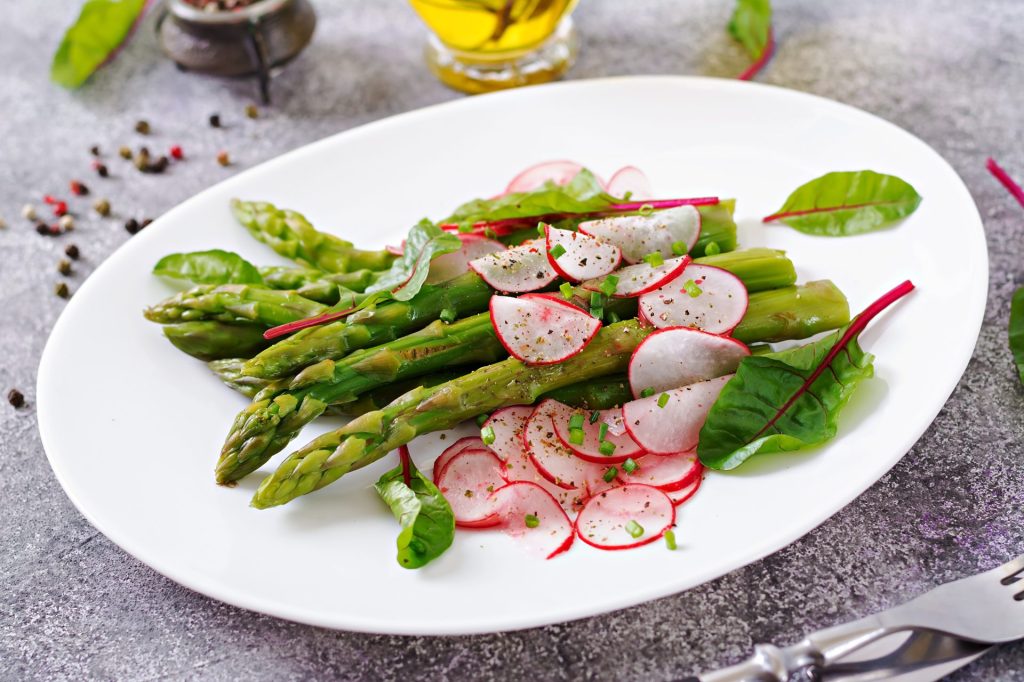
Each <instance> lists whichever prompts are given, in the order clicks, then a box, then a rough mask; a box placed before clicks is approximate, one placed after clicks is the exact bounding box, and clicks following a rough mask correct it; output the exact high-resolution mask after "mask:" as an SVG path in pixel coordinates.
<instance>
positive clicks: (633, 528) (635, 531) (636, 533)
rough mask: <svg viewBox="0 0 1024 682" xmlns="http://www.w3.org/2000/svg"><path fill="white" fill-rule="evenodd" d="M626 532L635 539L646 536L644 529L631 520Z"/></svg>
mask: <svg viewBox="0 0 1024 682" xmlns="http://www.w3.org/2000/svg"><path fill="white" fill-rule="evenodd" d="M626 532H627V533H629V534H630V535H632V536H633V537H634V538H638V537H640V536H641V535H643V534H644V527H643V526H641V525H640V524H639V523H637V522H636V521H634V520H633V519H630V520H629V523H627V524H626Z"/></svg>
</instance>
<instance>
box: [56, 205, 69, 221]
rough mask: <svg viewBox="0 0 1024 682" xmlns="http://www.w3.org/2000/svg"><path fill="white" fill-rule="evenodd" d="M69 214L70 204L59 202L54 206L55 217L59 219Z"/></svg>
mask: <svg viewBox="0 0 1024 682" xmlns="http://www.w3.org/2000/svg"><path fill="white" fill-rule="evenodd" d="M67 212H68V204H67V202H66V201H58V202H57V203H56V204H54V205H53V215H55V216H57V217H58V218H59V217H61V216H62V215H64V214H66V213H67Z"/></svg>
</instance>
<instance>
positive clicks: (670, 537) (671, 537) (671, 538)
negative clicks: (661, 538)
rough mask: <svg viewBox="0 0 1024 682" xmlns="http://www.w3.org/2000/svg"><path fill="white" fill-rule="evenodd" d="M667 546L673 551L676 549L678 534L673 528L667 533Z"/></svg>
mask: <svg viewBox="0 0 1024 682" xmlns="http://www.w3.org/2000/svg"><path fill="white" fill-rule="evenodd" d="M665 546H666V547H668V548H669V549H671V550H675V548H676V534H675V531H673V530H672V529H671V528H669V529H668V530H667V531H665Z"/></svg>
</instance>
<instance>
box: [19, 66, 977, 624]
mask: <svg viewBox="0 0 1024 682" xmlns="http://www.w3.org/2000/svg"><path fill="white" fill-rule="evenodd" d="M638 81H640V82H644V81H654V82H657V83H664V84H665V85H669V84H672V83H683V84H691V85H697V86H702V87H713V88H722V89H735V88H751V89H758V90H762V89H763V90H770V91H773V92H784V93H785V94H786V96H787V97H792V98H798V99H804V100H806V101H807V104H808V106H813V107H823V108H826V109H828V110H829V112H830V113H832V114H836V115H838V116H847V117H851V116H852V117H854V118H863V117H869V118H871V119H873V120H874V122H875V123H876V124H879V125H884V126H888V127H890V128H893V129H895V130H898V131H900V132H901V133H902V134H904V135H908V136H910V137H912V138H913V139H914V141H915V142H916V143H917V144H919V145H920V146H921V147H922V151H923V152H926V153H927V154H930V155H932V156H933V157H934V161H935V163H936V165H937V166H941V170H942V171H943V172H948V174H950V175H952V177H953V178H954V179H955V182H956V184H957V185H958V186H959V190H960V191H962V193H963V196H964V197H966V199H967V200H968V201H971V200H970V195H969V193H968V191H967V188H966V187H965V186H964V185H963V182H962V181H961V180H960V179H959V177H957V176H956V173H955V171H953V170H952V168H951V167H949V165H948V164H947V163H946V162H945V161H944V160H943V159H942V158H941V156H939V155H938V154H937V153H936V152H935V151H934V150H932V149H931V148H930V147H929V146H928V145H926V144H925V143H924V142H922V141H921V140H919V139H918V138H916V137H914V136H912V135H910V134H909V133H907V132H906V131H903V130H902V129H900V128H898V127H896V126H894V125H893V124H891V123H888V122H886V121H884V120H882V119H879V118H877V117H874V116H872V115H870V114H867V113H865V112H863V111H861V110H859V109H855V108H853V107H850V106H847V105H844V104H841V103H837V102H834V101H831V100H827V99H824V98H821V97H817V96H815V95H810V94H806V93H800V92H796V91H790V90H784V89H782V88H776V87H773V86H768V85H761V84H751V83H740V82H736V81H729V80H719V79H709V78H698V77H679V76H643V77H624V78H610V79H599V80H590V81H575V82H568V83H559V84H553V85H547V86H536V87H534V88H530V89H528V90H527V92H529V91H534V92H536V91H537V90H539V89H553V88H558V89H574V88H579V89H585V88H595V87H598V88H599V87H616V86H621V85H623V84H625V85H628V84H630V83H631V82H632V83H635V82H638ZM521 93H522V91H511V92H503V93H497V94H493V95H487V96H483V97H477V98H473V99H468V100H459V101H455V102H448V103H443V104H438V105H435V106H431V107H427V108H426V109H421V110H417V111H412V112H408V113H405V114H401V115H398V116H394V117H391V118H388V119H384V120H381V121H377V122H374V123H370V124H367V125H364V126H361V127H359V128H356V129H352V130H348V131H345V132H342V133H339V134H338V135H335V136H332V137H329V138H325V140H321V141H319V142H315V143H312V144H310V145H307V146H305V147H302V148H300V149H297V150H294V151H292V152H289V153H287V154H284V155H282V156H279V157H277V158H276V159H272V160H270V161H267V162H265V163H263V164H261V165H259V166H257V167H255V168H252V169H250V170H247V171H245V172H243V173H240V174H238V175H237V176H235V177H232V178H230V179H228V180H225V181H224V182H222V183H220V184H218V185H216V186H214V187H211V188H209V189H207V190H205V191H203V192H201V193H199V194H198V195H196V196H195V197H193V198H191V199H189V200H187V201H186V202H184V203H183V204H181V205H180V206H179V207H176V208H175V209H172V210H171V211H169V212H168V213H167V214H165V215H164V216H163V217H161V218H160V219H158V220H157V221H156V222H155V223H154V225H153V226H152V227H151V228H149V229H147V231H146V232H144V233H141V234H140V235H138V236H136V237H135V238H134V239H133V240H132V241H131V242H129V243H128V244H126V245H124V246H123V247H122V248H120V249H119V250H118V251H117V252H116V253H114V254H113V255H111V257H110V258H108V259H107V261H106V262H104V263H103V264H102V265H101V266H100V267H99V268H98V269H97V272H96V273H95V274H94V275H93V276H92V277H91V278H90V279H89V280H87V281H86V282H85V283H84V284H83V286H82V287H81V289H80V291H79V292H78V296H77V297H83V296H84V295H85V294H87V293H88V292H89V291H90V290H91V288H92V287H93V286H94V285H95V283H96V282H97V281H98V280H99V279H101V278H99V277H97V275H99V274H101V273H103V272H106V271H108V270H110V269H112V268H114V267H116V266H117V264H118V263H119V262H120V261H121V260H123V259H129V258H131V257H132V256H133V253H134V252H135V251H137V250H138V249H139V248H140V247H141V246H142V245H143V244H144V243H145V242H146V241H147V240H150V239H156V238H158V237H159V236H160V235H159V230H160V227H161V225H162V224H164V223H170V222H173V221H174V219H175V216H176V214H177V213H178V212H179V211H182V210H184V208H185V207H187V206H188V205H190V204H191V203H192V202H198V201H201V200H202V198H203V197H205V196H206V195H207V194H210V193H214V192H217V193H220V192H222V191H223V190H225V188H229V187H238V188H241V187H243V186H244V185H245V183H246V182H247V180H248V179H249V178H250V177H252V176H253V175H255V174H258V173H265V172H267V171H268V170H270V169H271V168H272V167H273V166H274V165H275V164H278V163H279V162H281V161H283V160H291V159H294V158H296V157H301V156H303V155H307V154H314V153H316V148H317V146H318V145H320V144H323V143H328V142H329V141H332V140H336V139H338V138H356V137H358V136H362V135H366V134H373V133H376V132H377V131H379V130H381V129H386V128H389V127H397V126H402V125H403V124H404V123H405V122H406V121H407V120H409V119H411V118H416V117H420V116H424V115H439V114H443V113H444V112H446V111H447V110H449V109H454V108H458V107H473V106H479V105H480V102H481V101H485V100H486V101H493V102H499V101H506V102H509V101H514V100H515V99H516V98H517V97H519V96H520V95H521ZM971 207H972V208H974V207H973V202H971ZM974 216H975V218H976V223H977V224H976V225H974V226H965V230H967V229H970V230H971V234H970V238H969V239H965V240H964V242H963V243H962V244H961V248H962V249H963V252H964V253H965V254H967V255H968V256H969V257H970V258H972V259H974V261H975V262H976V263H977V265H978V275H977V276H976V277H974V278H972V279H971V280H970V281H967V280H965V281H963V282H962V283H961V284H962V286H964V287H969V288H970V294H969V299H970V300H971V301H973V304H972V305H971V308H970V310H968V311H966V312H965V314H964V316H963V318H962V319H961V322H962V327H963V329H966V330H968V333H965V334H963V335H961V336H959V337H957V339H956V344H955V347H954V348H951V349H949V351H950V352H949V355H948V357H949V358H951V359H953V358H955V362H954V364H955V366H956V372H955V377H956V378H955V379H954V380H952V381H948V382H946V383H945V384H944V385H941V386H932V387H930V389H931V390H932V391H933V392H934V396H935V397H936V398H939V397H941V400H940V399H936V400H935V401H934V409H933V410H932V411H931V414H930V416H929V418H928V419H927V420H926V421H924V420H923V421H921V422H920V423H916V424H914V425H913V426H912V427H911V428H908V429H907V430H906V432H905V433H904V434H903V437H902V439H901V440H900V442H899V443H897V444H890V445H888V446H887V448H886V449H887V450H889V449H891V451H892V452H893V453H897V454H896V455H895V456H893V457H892V458H890V459H888V460H885V461H883V462H880V463H879V465H878V466H876V467H875V468H873V469H871V470H870V471H864V472H861V476H860V477H859V483H858V485H857V486H856V492H855V494H854V495H849V496H843V497H840V498H837V499H834V500H833V501H832V502H831V503H830V504H829V505H828V507H827V513H824V514H822V515H820V516H815V517H813V518H801V519H800V520H799V521H798V522H794V523H793V524H792V525H791V526H790V527H789V528H788V530H787V531H786V532H784V533H779V534H777V535H774V536H771V537H770V538H765V539H763V540H762V541H761V542H759V543H754V544H751V545H749V546H748V548H747V552H746V554H745V558H744V560H743V561H741V562H739V563H737V564H735V565H733V566H730V567H729V568H728V569H727V570H726V571H723V570H721V569H720V568H717V567H716V568H713V569H705V570H702V571H697V572H695V573H693V574H691V575H690V576H689V577H688V578H687V579H686V580H685V581H680V582H678V583H676V584H672V585H656V586H652V587H650V588H649V589H646V590H640V591H634V592H632V593H630V594H629V595H626V596H617V595H616V594H615V593H614V591H613V592H612V593H611V594H609V595H606V596H605V597H604V598H603V599H602V600H601V601H600V603H599V604H596V605H595V604H592V603H581V604H574V605H560V606H559V607H558V608H557V609H554V610H553V611H552V612H549V613H532V614H523V615H519V616H516V617H506V618H504V619H503V620H502V621H501V622H500V623H492V624H489V625H486V626H480V625H478V624H470V625H465V624H463V625H450V624H445V625H444V626H437V627H435V626H433V625H416V626H409V625H408V624H398V623H396V622H395V621H394V620H393V619H387V618H385V619H374V618H365V617H358V618H351V617H348V616H347V615H346V614H344V613H332V614H324V613H322V612H316V611H315V610H308V609H303V608H293V607H291V606H290V605H288V604H285V603H280V602H278V601H275V600H268V599H264V598H262V597H260V596H259V595H253V594H251V593H249V592H247V591H244V590H237V589H234V588H233V587H231V586H229V585H224V584H219V583H217V584H214V583H211V582H208V581H207V580H206V579H205V578H204V576H202V575H197V574H196V573H195V572H194V571H191V570H188V569H186V568H183V567H182V566H180V565H179V564H177V563H176V562H175V561H173V560H169V559H168V558H167V557H164V556H160V553H159V552H150V551H145V550H144V549H140V548H139V547H138V546H137V543H136V542H134V541H133V538H132V537H130V536H129V535H125V534H122V533H121V530H120V529H119V528H118V527H117V525H116V524H112V523H107V522H106V520H105V519H103V518H100V517H99V516H97V515H94V513H93V510H92V509H91V507H90V506H89V505H88V504H85V503H84V502H83V500H82V497H81V495H80V491H79V490H77V489H76V487H75V485H74V482H73V481H71V480H69V479H68V478H67V472H66V470H65V469H64V467H63V465H62V461H61V459H60V458H59V457H55V456H54V455H53V454H52V453H53V452H55V449H54V448H55V444H54V442H53V441H54V436H53V435H52V430H53V429H54V428H56V426H57V424H58V423H59V415H58V414H55V413H53V411H51V409H50V408H49V407H48V400H47V397H48V396H49V395H50V394H51V392H54V391H57V390H59V388H58V387H59V383H60V382H59V380H57V378H56V377H54V376H51V367H52V366H53V358H52V357H51V355H52V354H53V350H52V347H53V346H54V344H55V342H54V339H57V338H59V337H60V336H61V335H62V334H63V333H64V331H65V330H64V326H65V323H66V320H67V316H66V315H63V316H62V317H61V318H60V319H59V320H58V321H57V323H56V325H55V326H54V329H53V332H52V334H51V337H50V340H49V341H48V342H47V345H46V347H45V349H44V352H43V355H42V359H41V362H40V369H39V375H38V384H37V397H38V420H39V426H40V432H41V437H42V442H43V445H44V448H45V449H46V451H47V456H48V458H49V461H50V464H51V466H52V468H53V470H54V473H55V475H56V476H57V479H58V481H59V482H60V483H61V485H62V486H63V487H64V489H65V491H66V493H67V494H68V496H69V498H70V499H71V500H72V502H73V503H74V504H75V506H76V507H77V508H78V509H79V511H80V512H81V513H82V514H83V515H84V516H85V517H86V518H87V519H88V520H89V521H90V522H91V523H92V524H93V525H94V526H96V527H97V528H98V529H99V530H100V531H101V532H103V533H104V534H105V535H106V536H107V537H108V538H110V539H111V540H112V541H113V542H115V543H116V544H117V545H119V546H120V547H121V548H122V549H124V550H125V551H126V552H128V553H129V554H132V555H133V556H135V557H136V558H138V559H139V560H141V561H142V562H144V563H146V564H147V565H149V566H150V567H152V568H153V569H155V570H156V571H158V572H159V573H161V574H163V575H165V576H167V577H169V578H171V579H172V580H174V581H176V582H178V583H180V584H182V585H184V586H186V587H188V588H190V589H193V590H195V591H197V592H200V593H202V594H205V595H207V596H210V597H212V598H215V599H218V600H221V601H225V602H227V603H229V604H233V605H235V606H239V607H242V608H247V609H251V610H254V611H258V612H263V613H267V614H271V615H274V616H278V617H281V618H286V619H289V620H293V621H298V622H302V623H308V624H311V625H317V626H324V627H330V628H341V629H348V630H354V631H364V632H375V633H393V634H410V635H445V634H473V633H482V632H491V631H502V630H514V629H520V628H526V627H533V626H539V625H544V624H548V623H552V622H560V621H568V620H573V619H578V618H583V617H587V616H593V615H596V614H599V613H604V612H609V611H614V610H617V609H620V608H624V607H628V606H632V605H635V604H638V603H642V602H644V601H649V600H651V599H656V598H659V597H664V596H667V595H670V594H674V593H678V592H681V591H684V590H687V589H690V588H692V587H695V586H697V585H699V584H702V583H704V582H706V581H708V580H711V579H714V578H717V577H719V576H721V575H724V573H726V572H728V571H731V570H735V569H737V568H740V567H742V566H744V565H747V564H749V563H752V562H754V561H756V560H758V559H760V558H763V557H764V556H766V555H768V554H770V553H772V552H775V551H777V550H779V549H781V548H783V547H785V546H787V545H789V544H791V543H792V542H794V541H795V540H797V539H799V538H800V537H802V536H803V535H805V534H806V533H808V532H809V531H811V530H812V529H814V528H815V527H816V526H818V525H820V524H821V523H823V522H824V521H825V520H827V519H828V518H830V517H831V516H832V515H833V514H835V512H837V511H838V510H839V509H841V508H842V507H844V506H845V505H847V504H849V502H850V501H852V500H853V499H854V498H855V497H856V496H857V495H859V494H860V493H862V492H863V491H864V490H866V489H867V488H868V487H869V486H871V485H872V484H873V483H874V482H875V481H877V480H878V479H879V478H880V477H881V476H882V475H884V474H885V472H886V471H888V470H889V469H890V468H891V467H892V466H893V465H894V464H895V463H896V462H897V461H899V459H900V458H901V457H902V456H903V455H904V454H905V453H906V452H907V451H908V450H909V449H910V448H911V447H912V446H913V445H914V443H915V442H916V441H917V440H918V438H919V437H920V436H921V435H922V434H923V433H924V431H925V430H926V429H927V428H928V426H929V425H930V424H931V421H932V420H933V419H934V418H935V416H936V415H937V414H938V412H939V410H940V409H941V408H942V406H943V404H944V402H945V400H946V398H948V396H949V395H950V393H951V392H952V391H953V389H954V388H955V386H956V384H957V382H958V380H959V377H960V376H961V375H962V374H963V371H964V370H965V368H966V366H967V363H968V361H969V360H970V358H971V355H972V352H973V348H974V345H975V343H976V341H977V336H978V333H979V332H980V327H981V321H982V317H983V314H984V309H985V302H986V298H987V286H988V259H987V251H986V246H985V241H984V232H983V229H982V226H981V219H980V216H978V215H977V209H976V208H974ZM77 297H76V298H77ZM75 305H76V300H74V299H73V300H72V301H71V302H70V304H69V306H75ZM950 376H952V375H950Z"/></svg>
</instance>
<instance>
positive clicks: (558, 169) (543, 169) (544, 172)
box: [505, 161, 583, 194]
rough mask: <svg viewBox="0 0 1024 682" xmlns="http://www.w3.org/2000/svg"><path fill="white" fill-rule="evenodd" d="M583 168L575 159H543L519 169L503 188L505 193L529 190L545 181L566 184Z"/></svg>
mask: <svg viewBox="0 0 1024 682" xmlns="http://www.w3.org/2000/svg"><path fill="white" fill-rule="evenodd" d="M581 170H583V166H581V165H580V164H578V163H576V162H575V161H545V162H544V163H538V164H536V165H534V166H530V167H529V168H527V169H525V170H523V171H521V172H520V173H519V175H517V176H515V177H514V178H512V180H511V182H509V183H508V186H507V187H506V188H505V194H512V193H513V192H530V191H533V190H535V189H537V188H538V187H540V186H541V185H543V184H544V183H545V182H547V181H549V180H550V181H551V182H553V183H555V184H556V185H567V184H569V182H570V181H572V179H573V178H574V177H576V174H577V173H579V172H580V171H581Z"/></svg>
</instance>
